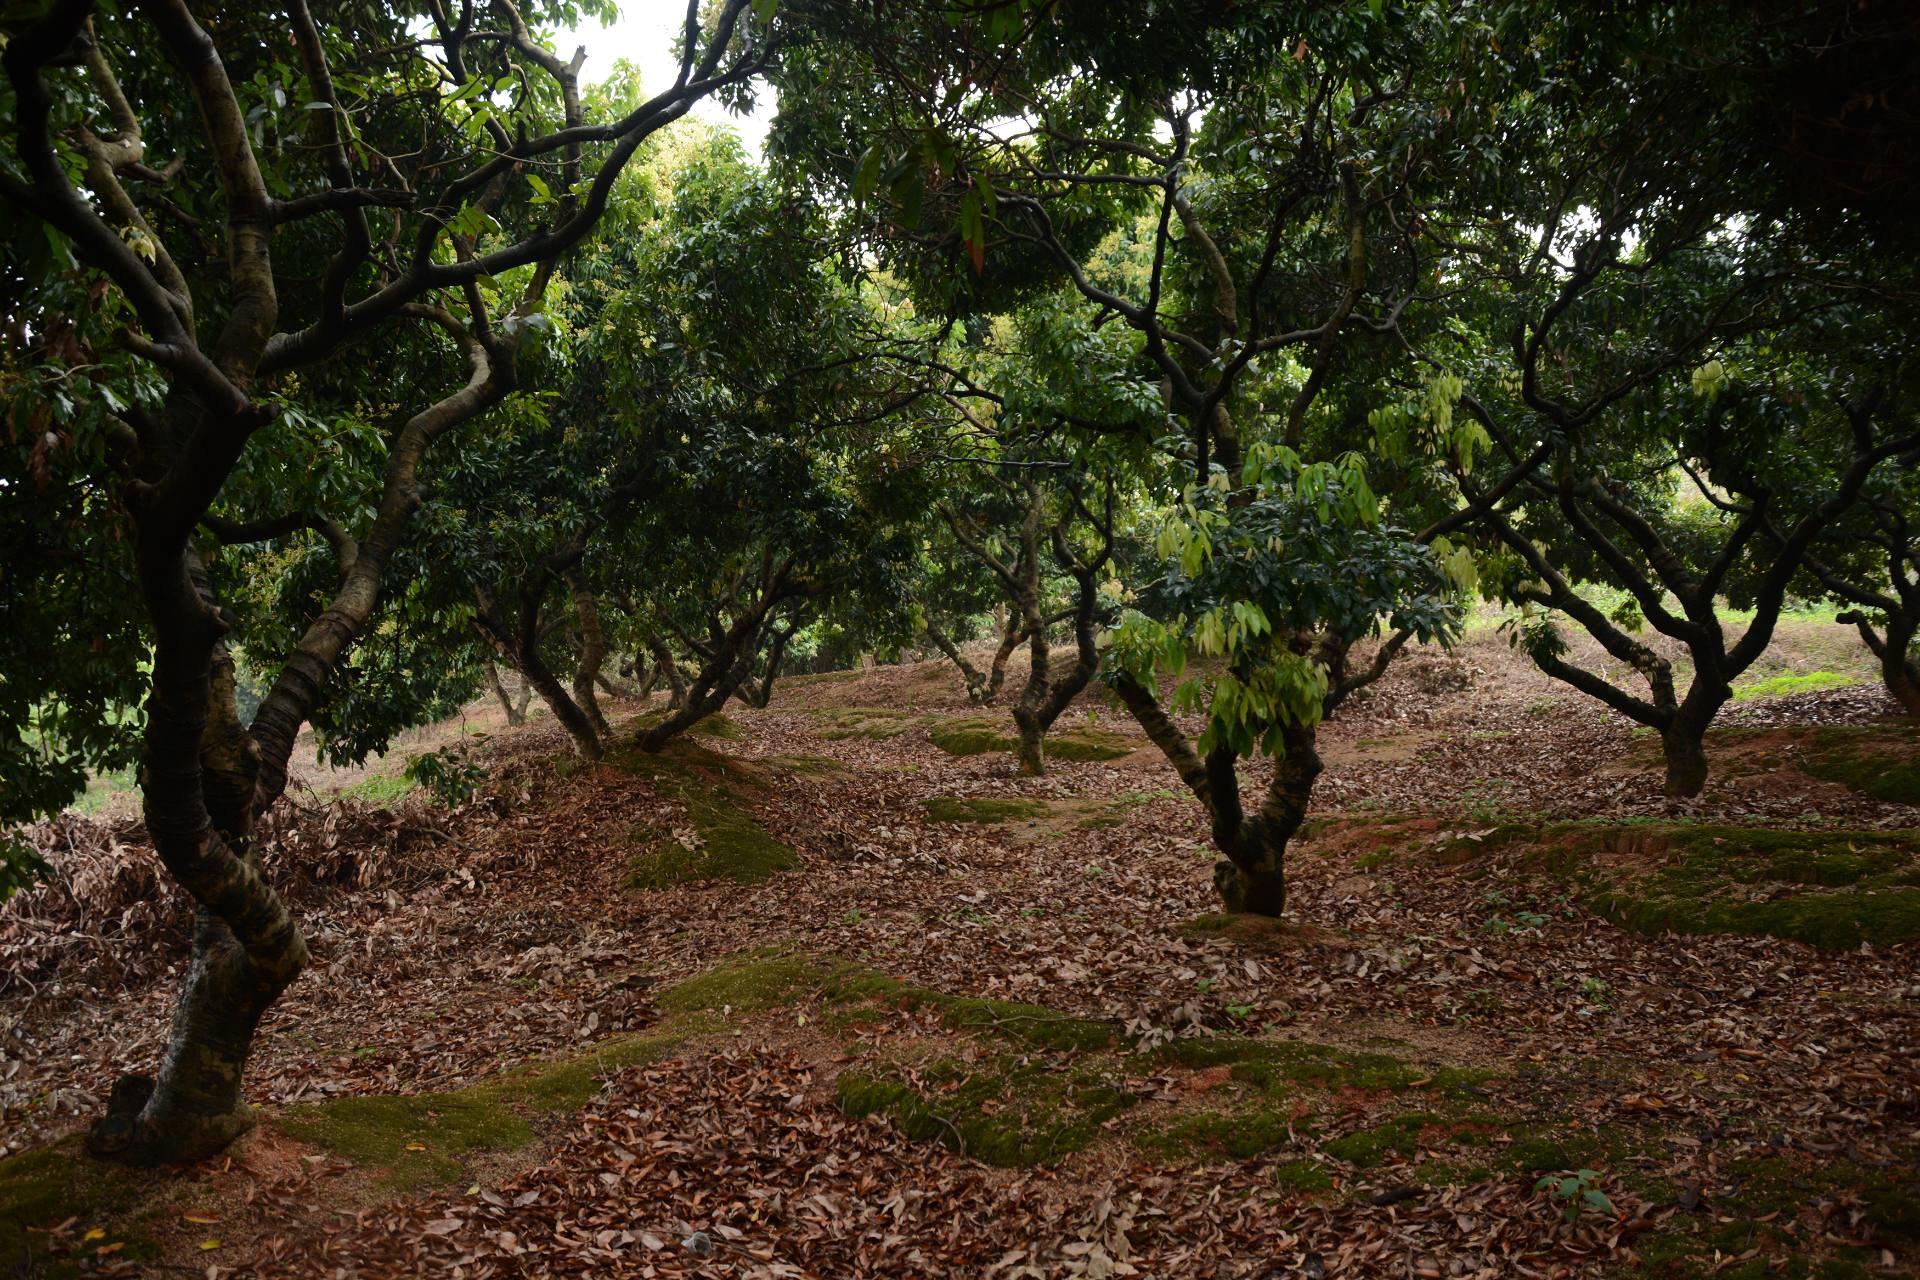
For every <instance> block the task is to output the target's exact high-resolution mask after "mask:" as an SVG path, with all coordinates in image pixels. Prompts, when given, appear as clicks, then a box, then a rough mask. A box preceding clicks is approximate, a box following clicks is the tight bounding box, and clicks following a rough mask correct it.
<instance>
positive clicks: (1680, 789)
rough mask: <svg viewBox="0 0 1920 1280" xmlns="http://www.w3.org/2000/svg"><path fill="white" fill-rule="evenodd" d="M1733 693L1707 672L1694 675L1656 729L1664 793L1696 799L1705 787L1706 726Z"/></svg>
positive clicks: (1709, 671) (1709, 670)
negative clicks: (1663, 770) (1670, 713)
mask: <svg viewBox="0 0 1920 1280" xmlns="http://www.w3.org/2000/svg"><path fill="white" fill-rule="evenodd" d="M1732 696H1733V690H1732V689H1731V688H1729V687H1728V685H1727V682H1726V680H1724V679H1722V678H1721V677H1720V676H1719V675H1718V674H1717V673H1716V672H1715V671H1713V670H1711V669H1705V668H1703V669H1699V670H1696V671H1695V672H1694V675H1693V685H1692V686H1691V687H1690V688H1689V689H1688V690H1687V696H1686V697H1685V698H1684V699H1682V700H1681V702H1680V705H1679V707H1678V708H1676V709H1675V711H1674V713H1673V717H1672V718H1671V719H1670V720H1669V721H1668V722H1667V723H1666V724H1664V725H1662V726H1660V749H1661V753H1662V754H1663V755H1664V756H1665V758H1666V765H1667V776H1666V793H1667V794H1668V795H1669V796H1672V797H1674V798H1676V799H1685V798H1691V797H1693V796H1697V795H1699V794H1700V792H1701V791H1702V789H1704V788H1705V787H1706V785H1707V748H1706V738H1707V727H1708V726H1709V725H1711V724H1712V723H1713V718H1714V716H1716V715H1718V714H1719V712H1720V708H1721V707H1723V706H1725V705H1726V703H1727V700H1728V699H1729V698H1731V697H1732Z"/></svg>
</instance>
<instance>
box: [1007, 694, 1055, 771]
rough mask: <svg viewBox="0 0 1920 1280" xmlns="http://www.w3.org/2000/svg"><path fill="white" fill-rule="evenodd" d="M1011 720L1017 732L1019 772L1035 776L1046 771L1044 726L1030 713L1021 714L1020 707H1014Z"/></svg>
mask: <svg viewBox="0 0 1920 1280" xmlns="http://www.w3.org/2000/svg"><path fill="white" fill-rule="evenodd" d="M1013 722H1014V725H1015V727H1016V729H1017V730H1018V732H1019V738H1020V747H1019V760H1020V772H1021V773H1023V774H1026V775H1027V776H1028V777H1033V778H1037V777H1039V776H1040V775H1041V774H1044V773H1045V772H1046V771H1047V761H1046V740H1047V730H1046V726H1045V725H1042V724H1041V723H1040V722H1039V720H1038V719H1037V718H1036V717H1035V716H1034V715H1033V714H1032V713H1028V714H1025V715H1023V714H1021V708H1018V707H1016V708H1014V712H1013Z"/></svg>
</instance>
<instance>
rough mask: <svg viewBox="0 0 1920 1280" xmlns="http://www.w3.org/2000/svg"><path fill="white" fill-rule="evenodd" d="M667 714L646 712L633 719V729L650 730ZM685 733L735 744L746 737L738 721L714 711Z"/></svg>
mask: <svg viewBox="0 0 1920 1280" xmlns="http://www.w3.org/2000/svg"><path fill="white" fill-rule="evenodd" d="M669 714H674V713H669V712H667V711H665V710H661V711H648V712H645V713H643V714H641V715H638V716H635V717H634V719H633V728H634V729H635V730H636V731H637V730H642V729H651V728H653V727H654V726H655V725H657V724H659V723H660V722H661V721H663V720H665V719H666V718H667V716H668V715H669ZM687 732H688V733H689V734H691V735H693V736H694V737H696V738H713V739H716V740H718V741H722V742H736V741H738V740H739V739H741V738H744V737H746V736H747V731H746V729H745V728H743V727H742V726H741V724H740V722H739V721H737V720H734V719H732V718H731V717H729V716H726V715H723V714H721V713H720V712H718V711H716V712H714V713H713V714H712V715H710V716H702V717H701V718H700V719H698V720H695V721H694V722H693V723H692V724H691V725H689V726H688V727H687Z"/></svg>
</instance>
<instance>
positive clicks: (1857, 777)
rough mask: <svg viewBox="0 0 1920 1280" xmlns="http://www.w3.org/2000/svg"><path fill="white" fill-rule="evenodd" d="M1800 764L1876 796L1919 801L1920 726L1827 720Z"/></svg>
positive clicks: (1901, 801) (1824, 777)
mask: <svg viewBox="0 0 1920 1280" xmlns="http://www.w3.org/2000/svg"><path fill="white" fill-rule="evenodd" d="M1800 767H1801V768H1802V769H1803V770H1805V771H1806V773H1807V774H1808V775H1810V776H1812V777H1815V778H1819V779H1821V780H1823V781H1826V782H1837V783H1839V784H1840V785H1841V786H1844V787H1850V788H1852V789H1853V790H1855V791H1859V792H1861V793H1863V794H1865V795H1870V796H1872V797H1873V798H1874V799H1876V800H1886V801H1890V802H1892V803H1894V804H1920V727H1916V726H1914V725H1910V724H1905V723H1900V724H1895V723H1886V724H1876V725H1823V726H1821V727H1820V728H1818V729H1815V730H1814V731H1813V737H1812V740H1811V742H1810V743H1809V744H1808V746H1807V748H1806V750H1805V752H1804V754H1803V758H1802V760H1801V762H1800Z"/></svg>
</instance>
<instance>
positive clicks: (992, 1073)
mask: <svg viewBox="0 0 1920 1280" xmlns="http://www.w3.org/2000/svg"><path fill="white" fill-rule="evenodd" d="M917 1078H918V1081H919V1084H920V1087H918V1088H916V1087H915V1086H914V1085H913V1084H909V1083H908V1082H907V1081H906V1080H904V1079H902V1078H899V1077H896V1076H891V1075H884V1074H873V1073H867V1072H848V1073H846V1074H844V1075H842V1076H841V1077H840V1079H839V1080H838V1082H837V1083H836V1085H835V1092H836V1094H837V1096H838V1098H839V1102H840V1108H841V1110H842V1111H844V1112H846V1114H848V1115H850V1116H855V1117H859V1116H871V1115H879V1114H885V1115H887V1116H889V1117H890V1118H891V1119H892V1120H893V1121H894V1123H895V1124H897V1125H899V1126H900V1128H901V1130H902V1131H903V1132H904V1133H905V1134H906V1135H907V1136H908V1137H910V1138H913V1139H915V1140H916V1141H922V1142H939V1143H941V1144H942V1145H944V1146H947V1147H949V1148H951V1149H952V1150H954V1151H958V1152H960V1153H961V1154H963V1155H968V1156H971V1157H973V1158H974V1159H976V1160H981V1161H984V1162H985V1163H987V1164H992V1165H999V1166H1001V1167H1004V1168H1015V1167H1022V1166H1026V1165H1033V1164H1043V1163H1051V1162H1053V1161H1056V1160H1060V1159H1062V1158H1063V1157H1065V1156H1068V1155H1071V1154H1072V1153H1073V1152H1075V1151H1078V1150H1080V1149H1081V1148H1083V1147H1085V1146H1086V1145H1087V1144H1088V1143H1089V1142H1091V1141H1093V1139H1094V1138H1095V1137H1096V1136H1098V1134H1099V1133H1100V1129H1101V1126H1102V1125H1104V1124H1105V1123H1106V1122H1107V1121H1109V1120H1112V1119H1113V1118H1114V1117H1116V1116H1118V1115H1120V1114H1121V1113H1122V1112H1124V1111H1126V1110H1127V1109H1128V1108H1129V1107H1131V1106H1133V1105H1134V1104H1135V1103H1136V1102H1137V1101H1138V1099H1137V1098H1136V1097H1134V1095H1132V1094H1130V1093H1128V1092H1126V1091H1125V1090H1124V1089H1120V1088H1117V1087H1115V1085H1114V1084H1113V1083H1112V1082H1111V1081H1109V1080H1108V1079H1106V1078H1105V1077H1104V1076H1102V1075H1101V1074H1099V1073H1098V1072H1094V1071H1076V1072H1071V1073H1061V1072H1055V1071H1049V1070H1047V1069H1046V1068H1045V1067H1044V1066H1042V1065H1039V1064H1036V1063H1033V1062H1030V1061H1026V1060H1021V1059H1014V1058H1006V1057H1000V1058H990V1059H986V1060H983V1061H980V1062H960V1061H945V1062H937V1063H934V1064H932V1065H931V1066H928V1067H925V1068H922V1069H921V1070H920V1071H919V1072H918V1076H917Z"/></svg>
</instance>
